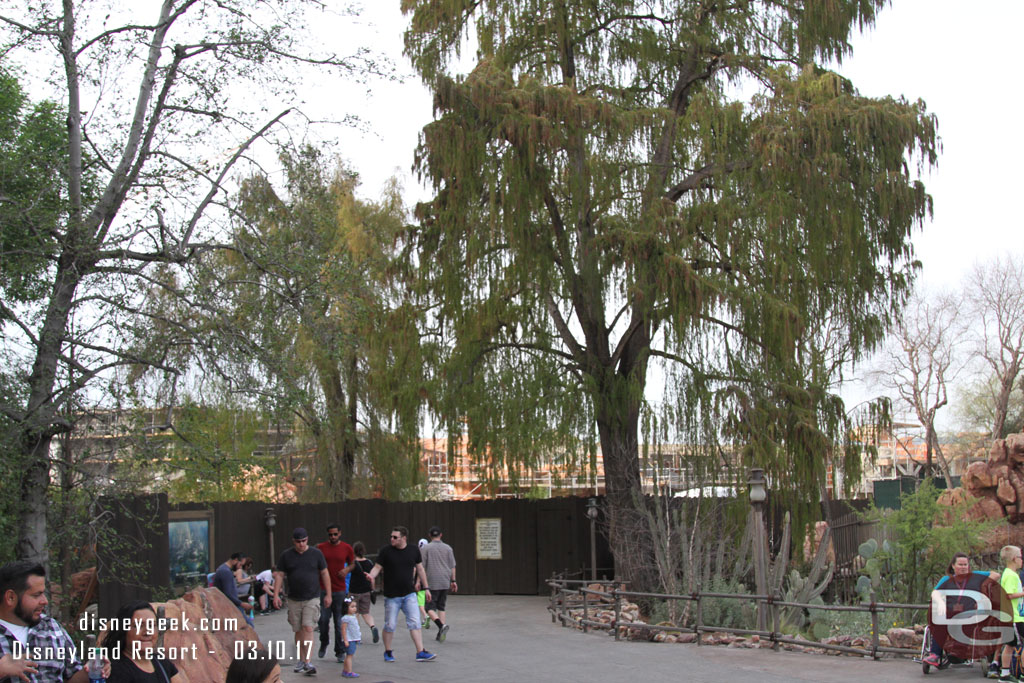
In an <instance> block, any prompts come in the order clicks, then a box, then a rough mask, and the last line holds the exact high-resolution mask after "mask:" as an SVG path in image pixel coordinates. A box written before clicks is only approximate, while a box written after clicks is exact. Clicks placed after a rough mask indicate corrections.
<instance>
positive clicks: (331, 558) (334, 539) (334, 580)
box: [316, 524, 356, 662]
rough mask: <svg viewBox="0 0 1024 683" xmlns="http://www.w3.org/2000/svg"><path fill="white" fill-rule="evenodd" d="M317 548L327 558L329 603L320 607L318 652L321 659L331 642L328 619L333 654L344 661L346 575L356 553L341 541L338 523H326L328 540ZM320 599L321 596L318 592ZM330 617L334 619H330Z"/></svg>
mask: <svg viewBox="0 0 1024 683" xmlns="http://www.w3.org/2000/svg"><path fill="white" fill-rule="evenodd" d="M316 547H317V550H319V551H320V552H322V553H323V554H324V558H325V559H326V560H327V573H328V574H330V576H331V605H330V607H324V606H323V605H322V604H321V607H320V624H319V626H320V652H319V656H320V658H321V659H323V657H324V655H325V654H327V646H328V645H329V644H330V642H331V621H333V622H334V655H335V657H336V658H337V660H338V661H339V662H344V661H345V653H344V643H343V642H342V638H341V618H342V617H343V616H345V607H346V605H347V603H346V602H345V598H346V597H347V596H348V588H347V587H346V582H345V577H346V576H347V575H348V573H349V572H350V571H352V567H353V565H354V564H355V561H356V554H355V553H354V552H352V546H350V545H349V544H348V543H345V542H344V541H343V540H341V529H340V528H339V527H338V525H337V524H328V525H327V540H326V541H324V542H323V543H317V545H316ZM321 602H323V596H322V595H321ZM332 617H333V618H332Z"/></svg>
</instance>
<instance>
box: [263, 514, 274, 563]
mask: <svg viewBox="0 0 1024 683" xmlns="http://www.w3.org/2000/svg"><path fill="white" fill-rule="evenodd" d="M263 523H264V524H266V525H267V541H268V542H269V543H270V565H271V566H273V565H274V527H275V526H277V514H276V513H275V512H274V508H267V509H266V510H264V511H263Z"/></svg>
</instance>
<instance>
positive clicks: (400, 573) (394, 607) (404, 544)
mask: <svg viewBox="0 0 1024 683" xmlns="http://www.w3.org/2000/svg"><path fill="white" fill-rule="evenodd" d="M408 536H409V530H408V529H406V528H405V527H404V526H396V527H394V528H392V529H391V539H390V544H389V545H386V546H384V547H383V548H381V549H380V552H378V553H377V563H376V564H374V565H373V569H371V570H370V574H369V579H370V583H373V580H374V579H375V578H377V575H378V574H380V573H381V572H384V661H385V662H393V661H395V656H394V654H393V653H392V652H391V642H392V641H393V640H394V638H395V626H396V625H397V624H398V611H399V610H401V611H403V612H405V625H406V626H407V627H408V628H409V635H410V636H411V637H412V642H413V645H415V646H416V661H417V662H429V661H430V660H432V659H434V657H436V655H434V654H432V653H430V652H427V651H426V650H424V649H423V636H422V634H421V633H420V608H419V604H418V603H417V602H416V588H415V587H414V584H413V573H414V572H415V574H416V575H417V576H418V577H419V579H420V582H421V585H423V586H426V585H427V574H426V572H424V571H423V560H422V558H421V557H420V549H419V548H417V547H416V546H414V545H409V543H408ZM429 599H430V591H429V590H428V591H427V600H429Z"/></svg>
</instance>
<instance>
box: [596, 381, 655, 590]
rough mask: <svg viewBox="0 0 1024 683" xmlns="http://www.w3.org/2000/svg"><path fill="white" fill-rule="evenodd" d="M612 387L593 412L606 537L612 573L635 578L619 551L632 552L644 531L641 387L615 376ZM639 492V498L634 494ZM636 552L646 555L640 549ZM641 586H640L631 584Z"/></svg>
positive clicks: (630, 578) (642, 536)
mask: <svg viewBox="0 0 1024 683" xmlns="http://www.w3.org/2000/svg"><path fill="white" fill-rule="evenodd" d="M611 384H612V387H605V391H604V395H603V396H600V397H598V401H599V404H598V409H597V414H596V422H597V432H598V437H599V438H600V440H601V455H602V458H603V459H604V478H605V479H604V480H605V490H606V501H607V515H608V530H609V541H610V545H611V549H612V554H613V555H614V556H615V560H616V563H615V564H616V575H617V576H619V573H620V572H622V573H623V574H624V575H623V576H621V577H620V578H622V579H624V580H627V581H634V582H635V580H636V578H637V577H636V576H635V573H636V572H635V568H634V565H633V563H632V562H629V561H624V560H625V558H622V557H620V556H619V555H620V553H621V552H624V551H625V549H631V550H629V552H630V553H631V554H635V549H636V547H637V543H638V542H639V541H640V540H641V538H644V539H648V540H649V536H648V535H645V534H638V533H637V532H638V528H637V524H638V522H639V519H640V518H641V517H642V515H640V514H639V511H638V510H637V506H638V505H643V487H642V481H641V477H640V449H639V439H638V438H637V435H638V432H639V422H640V405H641V400H640V397H641V396H642V395H643V390H642V389H641V390H639V391H636V390H634V389H631V388H630V387H628V386H627V380H625V379H622V378H621V377H616V378H615V379H614V380H612V382H611ZM636 496H639V497H640V500H636V499H635V497H636ZM640 556H646V554H644V553H642V552H641V554H640ZM634 590H643V588H636V587H635V588H634Z"/></svg>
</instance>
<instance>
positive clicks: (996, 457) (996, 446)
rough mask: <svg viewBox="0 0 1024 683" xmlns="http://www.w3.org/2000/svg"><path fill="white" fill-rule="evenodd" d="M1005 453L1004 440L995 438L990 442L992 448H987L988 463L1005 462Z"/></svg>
mask: <svg viewBox="0 0 1024 683" xmlns="http://www.w3.org/2000/svg"><path fill="white" fill-rule="evenodd" d="M1007 455H1008V453H1007V450H1006V441H1005V440H1003V439H996V440H995V441H993V442H992V448H991V450H989V456H988V463H989V465H996V464H1001V463H1005V462H1006V461H1007Z"/></svg>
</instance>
